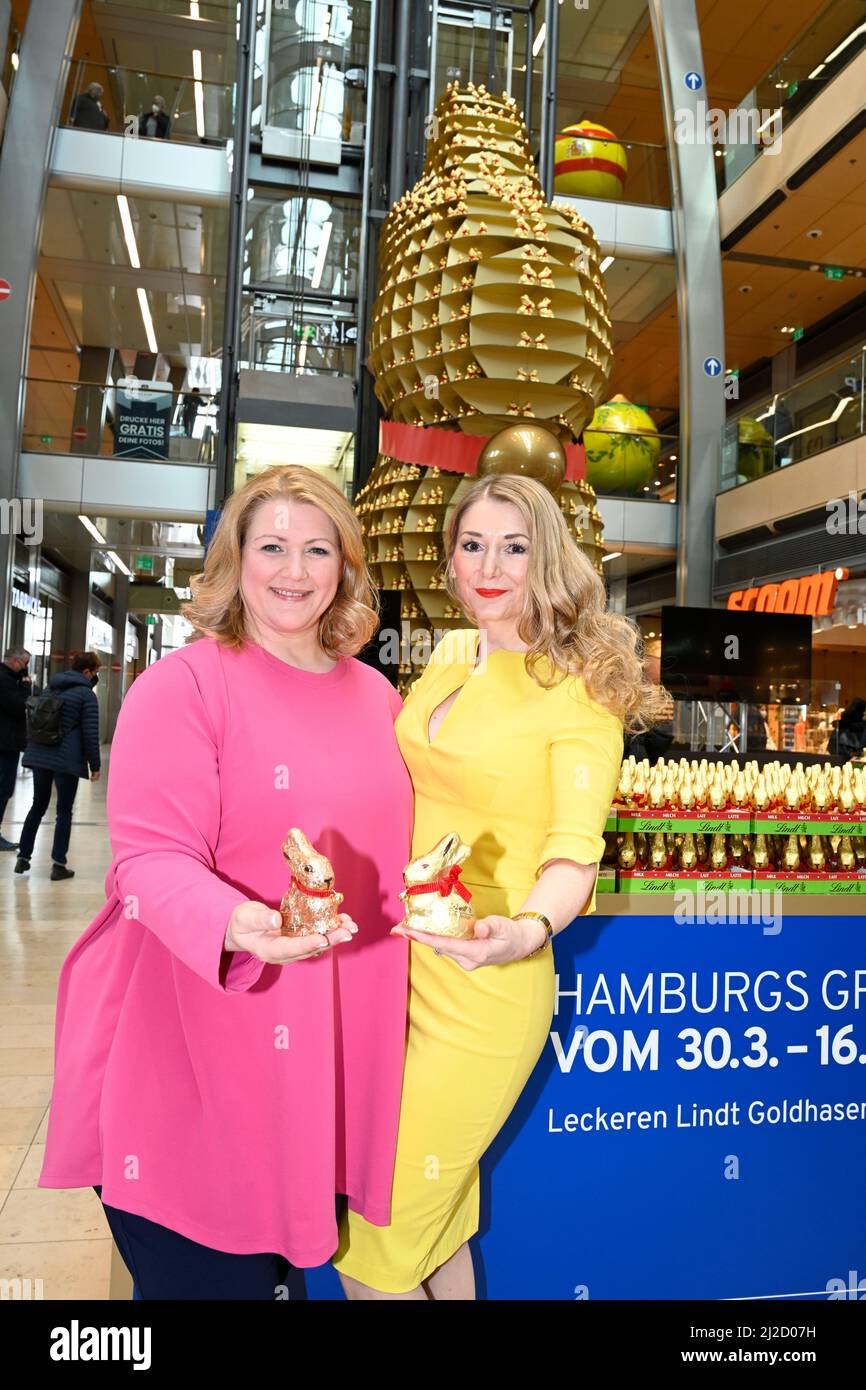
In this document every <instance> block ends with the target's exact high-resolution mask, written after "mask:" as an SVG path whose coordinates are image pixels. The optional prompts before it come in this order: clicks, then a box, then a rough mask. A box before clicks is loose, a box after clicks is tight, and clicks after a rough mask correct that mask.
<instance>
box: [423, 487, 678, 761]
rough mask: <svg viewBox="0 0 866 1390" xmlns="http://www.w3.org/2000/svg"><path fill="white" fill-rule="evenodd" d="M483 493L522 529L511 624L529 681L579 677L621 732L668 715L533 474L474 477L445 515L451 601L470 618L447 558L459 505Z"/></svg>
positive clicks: (665, 700)
mask: <svg viewBox="0 0 866 1390" xmlns="http://www.w3.org/2000/svg"><path fill="white" fill-rule="evenodd" d="M483 498H490V499H491V500H492V501H495V502H510V503H512V504H513V505H514V506H515V507H517V508H518V510H519V511H520V514H521V516H522V517H523V519H524V522H525V526H526V532H527V535H528V536H529V541H530V545H529V569H528V573H527V582H526V600H525V605H524V611H523V613H522V615H521V617H520V619H519V621H518V624H517V631H518V633H519V635H520V638H521V640H522V641H524V642H526V643H527V646H528V648H529V650H528V651H527V653H526V669H527V672H528V673H529V675H531V676H532V678H533V680H535V682H536V683H537V684H538V685H540V686H542V687H544V688H545V689H550V688H551V687H552V686H554V685H558V684H559V683H560V682H561V681H563V680H565V679H566V678H567V677H568V676H571V675H579V676H581V677H582V678H583V682H584V685H585V686H586V691H587V694H588V695H590V696H591V697H592V698H593V699H594V700H596V701H597V702H598V703H599V704H600V705H603V706H604V707H605V708H606V709H608V710H610V711H611V713H612V714H615V715H616V716H617V717H618V718H619V719H621V720H622V723H623V726H624V727H625V729H626V730H628V731H629V732H634V733H637V732H640V731H641V730H643V729H646V728H649V727H650V726H651V725H652V724H655V723H657V722H658V721H659V720H662V719H669V718H670V717H671V711H672V701H671V697H670V695H668V693H667V691H666V690H665V689H664V688H663V687H662V686H660V685H655V684H654V683H653V682H651V681H648V680H647V679H646V676H645V674H644V650H643V639H642V637H641V635H640V631H639V629H638V627H637V626H636V624H635V623H634V622H632V620H631V619H629V618H624V617H621V616H620V615H619V614H617V613H611V612H609V610H608V607H607V595H606V593H605V588H604V583H603V581H602V580H601V578H600V577H599V576H598V575H597V574H596V572H595V570H594V569H593V567H592V565H591V564H590V562H589V560H588V559H587V557H586V556H585V555H584V553H583V551H582V550H580V548H579V547H578V545H577V543H576V541H575V540H574V539H573V537H572V536H571V533H570V532H569V530H568V526H567V525H566V522H565V519H564V517H563V515H562V512H561V511H560V509H559V507H558V505H557V503H556V502H555V501H554V499H553V497H552V495H551V494H550V493H549V492H548V490H547V488H545V487H543V486H542V485H541V483H538V482H536V481H535V479H534V478H526V477H523V476H521V475H519V474H504V475H498V476H495V477H489V478H481V479H479V481H478V482H477V483H475V484H474V485H473V486H472V487H471V488H470V489H469V491H468V492H467V493H466V494H465V496H464V497H463V498H462V499H461V501H460V503H459V504H458V506H457V507H456V508H455V510H454V511H453V513H452V514H451V518H450V520H449V522H448V527H447V530H446V535H445V555H446V559H445V586H446V589H447V591H448V593H449V595H450V597H451V598H452V599H453V600H454V602H455V603H457V604H460V606H461V607H463V608H464V611H466V612H467V616H468V617H470V618H472V619H473V621H474V617H473V614H472V613H471V612H470V611H469V610H468V609H467V608H466V605H465V603H463V602H462V600H461V599H460V597H459V595H458V593H457V591H456V588H455V584H454V580H453V579H452V577H451V562H452V559H453V556H454V551H455V549H456V547H457V541H458V537H459V535H460V530H461V527H462V525H463V520H464V517H465V515H466V512H467V511H468V509H469V508H470V507H471V506H473V505H474V503H476V502H480V501H481V500H482V499H483ZM545 658H546V660H545ZM551 668H552V669H551Z"/></svg>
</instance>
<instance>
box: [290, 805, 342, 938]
mask: <svg viewBox="0 0 866 1390" xmlns="http://www.w3.org/2000/svg"><path fill="white" fill-rule="evenodd" d="M283 856H284V858H285V859H286V861H287V862H288V865H289V867H290V869H291V871H292V878H291V882H290V884H289V887H288V890H287V891H286V893H285V894H284V895H283V900H282V902H281V903H280V913H281V915H282V918H283V925H282V927H281V931H282V934H283V936H314V935H316V934H318V933H322V932H329V931H333V930H334V928H335V927H336V926H339V920H338V916H339V912H338V910H339V906H340V903H341V902H342V901H343V894H342V893H337V892H336V891H335V889H334V870H333V868H332V867H331V861H330V859H328V858H327V856H326V855H324V854H319V853H318V852H317V851H316V850H314V849H313V846H312V845H311V844H310V842H309V840H308V839H307V837H306V835H305V834H304V832H303V830H297V829H292V830H290V831H289V833H288V835H287V836H286V839H285V843H284V844H283Z"/></svg>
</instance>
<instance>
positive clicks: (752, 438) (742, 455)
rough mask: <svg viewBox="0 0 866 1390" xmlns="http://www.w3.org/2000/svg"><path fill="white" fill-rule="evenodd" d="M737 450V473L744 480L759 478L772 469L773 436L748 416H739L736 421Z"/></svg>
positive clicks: (758, 422) (757, 421) (758, 421)
mask: <svg viewBox="0 0 866 1390" xmlns="http://www.w3.org/2000/svg"><path fill="white" fill-rule="evenodd" d="M737 435H738V439H739V448H738V452H737V472H738V473H741V474H742V475H743V477H744V478H748V479H749V480H751V479H752V478H760V476H761V474H762V473H769V471H770V469H771V468H772V467H773V436H772V435H771V434H770V433H769V431H768V430H766V429H765V428H764V426H763V425H762V424H761V422H760V420H753V419H752V417H751V416H750V415H741V416H740V419H739V420H738V421H737Z"/></svg>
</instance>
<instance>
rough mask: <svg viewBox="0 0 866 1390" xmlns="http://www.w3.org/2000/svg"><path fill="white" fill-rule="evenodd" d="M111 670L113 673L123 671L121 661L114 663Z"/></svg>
mask: <svg viewBox="0 0 866 1390" xmlns="http://www.w3.org/2000/svg"><path fill="white" fill-rule="evenodd" d="M111 669H112V671H122V670H123V667H122V666H121V664H120V662H119V661H112V663H111Z"/></svg>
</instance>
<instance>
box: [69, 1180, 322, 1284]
mask: <svg viewBox="0 0 866 1390" xmlns="http://www.w3.org/2000/svg"><path fill="white" fill-rule="evenodd" d="M94 1191H95V1192H96V1194H97V1196H98V1197H99V1198H100V1201H101V1200H102V1189H101V1188H99V1187H97V1188H95V1189H94ZM102 1206H103V1209H104V1211H105V1215H106V1216H107V1218H108V1224H109V1226H110V1227H111V1234H112V1236H113V1237H114V1242H115V1244H116V1246H117V1248H118V1250H119V1251H120V1254H121V1257H122V1259H123V1263H124V1264H125V1265H126V1267H127V1269H128V1270H129V1272H130V1274H131V1275H132V1279H133V1283H134V1285H135V1293H134V1297H135V1298H137V1299H142V1300H144V1301H149V1300H159V1299H172V1300H173V1299H202V1300H208V1301H210V1300H211V1299H226V1300H236V1299H237V1300H244V1301H249V1300H251V1299H258V1300H265V1301H269V1302H274V1301H276V1300H279V1299H285V1298H287V1297H290V1298H291V1299H293V1300H297V1299H299V1298H300V1299H306V1296H307V1295H306V1290H305V1287H304V1279H303V1274H302V1272H301V1271H300V1270H298V1269H295V1268H294V1266H292V1265H290V1264H289V1262H288V1260H286V1259H284V1257H283V1256H282V1255H271V1254H261V1255H230V1254H229V1253H228V1252H227V1251H225V1250H211V1249H210V1247H209V1246H207V1245H199V1244H198V1243H197V1242H196V1241H194V1240H189V1239H188V1238H187V1237H186V1236H182V1235H180V1234H179V1233H178V1232H177V1231H171V1230H169V1229H168V1227H166V1226H160V1225H158V1224H157V1223H156V1222H155V1221H148V1220H147V1218H146V1217H144V1216H135V1215H133V1214H132V1212H128V1211H120V1210H119V1209H118V1208H117V1207H109V1206H107V1205H106V1203H105V1202H103V1203H102Z"/></svg>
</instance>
